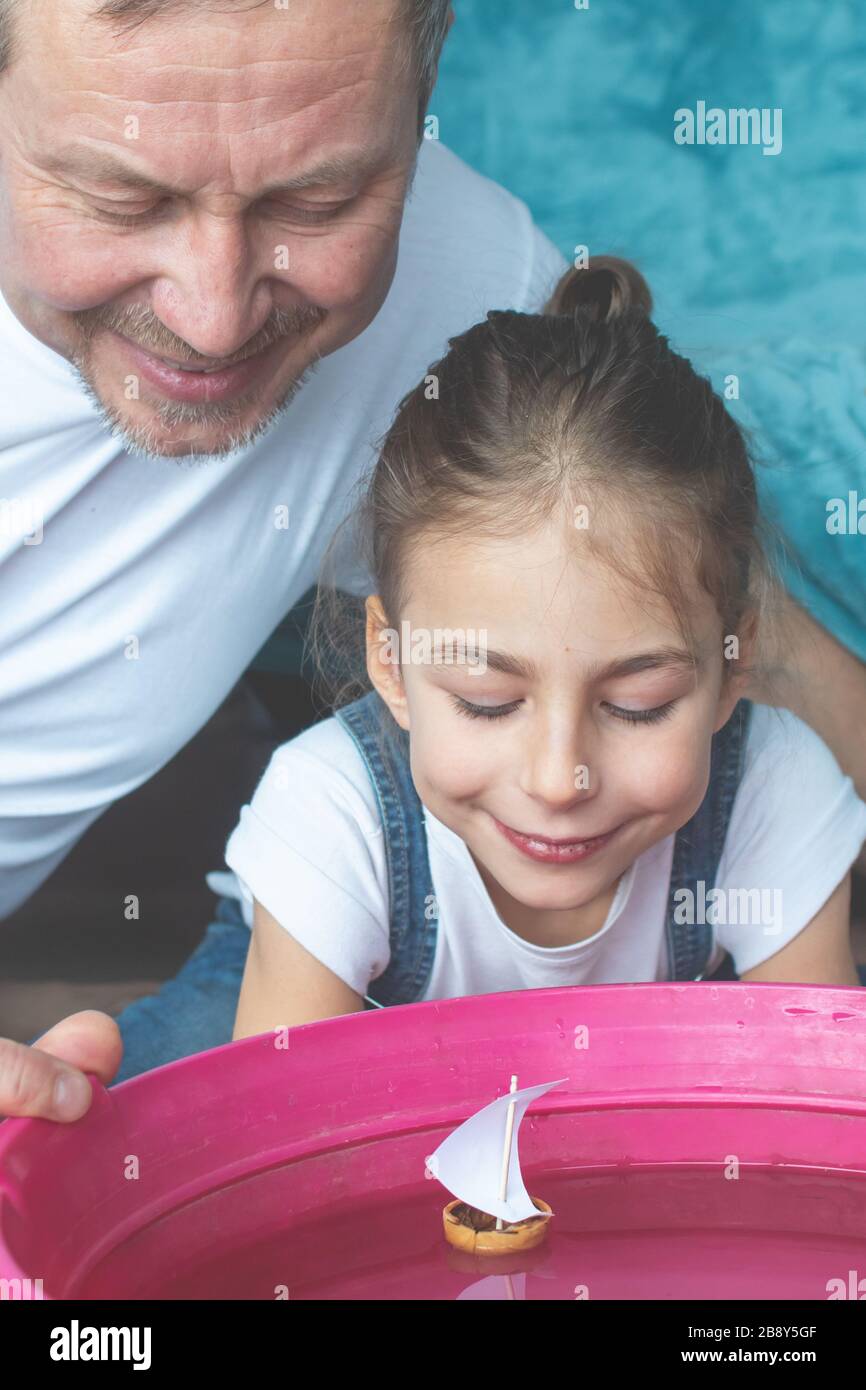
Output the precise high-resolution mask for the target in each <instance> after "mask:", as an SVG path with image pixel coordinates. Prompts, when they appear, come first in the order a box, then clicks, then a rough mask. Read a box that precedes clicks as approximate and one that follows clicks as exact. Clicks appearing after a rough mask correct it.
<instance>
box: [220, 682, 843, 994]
mask: <svg viewBox="0 0 866 1390" xmlns="http://www.w3.org/2000/svg"><path fill="white" fill-rule="evenodd" d="M424 814H425V823H426V830H427V846H428V854H429V861H430V871H431V875H432V886H433V892H434V895H435V898H436V903H437V906H438V913H439V929H438V935H437V946H436V954H435V960H434V964H433V971H432V974H431V978H430V980H429V983H428V986H427V989H426V991H425V993H424V996H423V997H424V998H425V999H442V998H450V997H456V996H459V995H466V994H488V993H495V992H498V991H500V990H513V989H542V988H546V987H549V986H555V985H579V984H612V983H617V982H628V981H640V980H665V979H669V978H670V974H669V969H668V960H667V948H666V938H665V920H666V915H667V903H668V893H669V879H670V871H671V860H672V854H673V844H674V836H673V835H670V836H668V837H667V838H666V839H664V840H661V841H659V842H658V843H657V844H655V845H653V846H651V848H650V849H648V850H646V851H645V852H644V853H643V854H642V855H640V856H639V858H638V859H636V860H635V861H634V863H633V864H632V865H631V866H630V868H629V869H628V870H627V871H626V873H625V874H623V876H622V878H621V879H620V882H619V885H618V887H617V891H616V894H615V896H614V899H613V902H612V903H611V905H610V909H609V911H608V914H607V918H606V920H605V922H604V925H603V926H602V927H601V929H600V930H599V931H598V932H596V934H595V935H594V936H591V937H588V938H587V939H586V940H584V941H579V942H575V943H574V944H572V945H567V946H557V947H548V946H536V945H533V944H532V943H531V942H529V941H525V940H524V939H523V938H522V937H521V936H518V935H517V934H516V933H515V932H513V931H511V930H510V929H509V928H508V927H507V926H506V925H505V923H504V922H503V921H502V920H501V918H500V917H499V915H498V913H497V911H496V909H495V908H494V906H493V903H492V902H491V900H490V897H489V895H488V892H487V889H486V888H485V886H484V883H483V880H482V879H481V877H480V875H479V873H478V869H477V867H476V865H475V863H474V861H473V859H472V857H471V855H470V853H469V850H468V849H467V847H466V844H465V842H464V841H463V840H462V839H461V838H460V836H459V835H457V834H455V833H454V831H452V830H450V829H449V828H448V826H446V825H444V824H443V823H442V822H441V821H439V820H437V818H436V817H435V816H434V815H433V814H432V813H431V812H430V811H429V810H427V809H426V807H425V812H424ZM864 840H866V804H864V803H863V802H862V801H861V800H860V799H859V797H858V796H857V794H856V792H855V790H854V787H853V785H852V782H851V779H850V777H846V776H844V775H843V773H842V772H841V770H840V768H839V765H838V763H837V762H836V760H835V758H834V757H833V755H832V753H831V752H830V751H829V749H828V748H827V747H826V745H825V744H824V743H823V742H822V741H821V739H820V738H818V736H817V735H816V734H815V733H813V732H812V730H811V729H809V728H808V727H807V726H806V725H805V724H803V723H802V722H801V721H800V720H799V719H797V718H795V716H794V715H792V714H790V713H788V712H787V711H784V710H776V709H769V708H767V707H765V706H761V705H756V706H755V707H754V709H753V711H752V719H751V722H750V726H749V732H748V737H747V743H746V752H745V758H744V770H743V777H742V781H741V783H740V787H739V790H738V792H737V796H736V799H735V801H734V806H733V809H732V812H731V819H730V824H729V828H728V833H727V837H726V841H725V847H724V852H723V854H722V858H721V862H720V864H719V870H718V874H717V876H716V890H719V895H718V896H710V890H705V894H704V896H703V897H702V896H701V895H700V894H698V895H696V898H695V901H693V902H689V900H687V899H680V911H681V912H682V913H683V914H686V913H688V912H689V911H691V912H692V913H693V914H694V916H692V918H691V920H706V921H709V922H711V924H712V925H713V934H714V954H713V958H712V961H711V963H710V965H709V967H708V971H707V973H709V972H710V971H711V970H712V969H714V968H715V965H716V964H717V963H718V962H719V961H720V960H721V958H722V955H723V951H724V950H728V951H730V953H731V955H732V956H733V960H734V964H735V967H736V970H737V973H738V974H742V973H743V972H744V971H746V970H749V969H751V968H752V967H753V966H755V965H758V964H759V963H760V962H761V961H763V960H766V959H767V958H768V957H769V956H772V955H775V953H776V952H777V951H779V950H781V948H782V947H783V946H784V945H785V944H786V942H788V941H790V940H791V939H792V938H793V937H795V936H796V935H797V933H798V932H800V931H802V929H803V927H805V926H806V925H807V924H808V922H809V921H810V920H811V919H812V917H814V915H815V913H816V912H817V911H818V910H819V908H821V906H822V905H823V904H824V903H825V902H826V900H827V898H828V897H829V896H830V894H831V893H832V892H833V890H834V888H836V886H837V885H838V883H839V882H840V881H841V879H842V878H843V877H844V875H845V874H846V872H847V871H848V869H849V868H850V866H851V864H852V862H853V861H854V859H855V858H856V857H857V854H858V853H859V850H860V847H861V845H862V844H863V842H864ZM226 861H227V863H228V865H229V868H230V869H231V870H233V873H231V874H225V873H215V874H210V875H209V876H208V881H209V883H210V885H211V887H212V888H213V889H214V890H215V891H217V892H226V893H227V894H229V895H231V896H235V897H237V898H239V899H240V901H241V904H242V908H243V913H244V918H245V920H246V922H247V925H248V926H251V925H252V900H253V898H257V899H258V900H259V902H261V903H262V905H263V906H264V907H265V908H267V910H268V911H269V912H270V913H271V914H272V916H273V917H274V918H275V919H276V920H277V921H278V922H279V923H280V924H281V925H282V926H283V927H284V928H285V929H286V931H288V932H290V933H291V935H292V936H293V937H295V939H296V940H297V941H299V942H300V943H301V945H302V946H304V947H305V948H306V949H307V950H308V951H309V952H310V953H311V954H312V955H314V956H316V957H317V959H319V960H320V961H322V963H323V964H324V965H326V966H327V967H328V968H329V969H330V970H332V971H333V972H334V974H335V975H337V976H339V978H340V979H341V980H343V981H345V983H346V984H347V985H349V986H350V987H351V988H352V989H354V990H357V992H358V993H359V994H364V993H366V991H367V989H368V987H369V984H370V982H371V981H372V980H373V979H375V978H376V977H377V976H378V975H380V974H381V973H382V971H384V970H385V968H386V967H387V965H388V961H389V959H390V952H389V945H388V919H389V903H388V896H389V895H388V872H387V863H386V857H385V843H384V838H383V829H382V823H381V819H380V816H379V811H378V806H377V802H376V796H375V792H374V789H373V786H372V783H371V781H370V778H369V774H368V773H367V769H366V766H365V764H364V762H363V760H362V758H361V755H360V753H359V752H358V750H357V748H356V747H355V744H354V743H353V741H352V739H351V738H350V736H349V734H347V733H346V731H345V729H344V728H343V726H342V725H341V724H340V722H339V721H338V720H337V719H334V718H330V719H326V720H324V721H323V722H322V723H320V724H317V725H315V726H314V727H313V728H311V729H308V730H306V731H305V732H304V733H302V734H300V735H299V736H298V737H297V738H294V739H292V740H291V741H290V742H288V743H286V744H283V745H282V746H281V747H280V748H278V749H277V751H276V752H275V753H274V755H273V757H272V758H271V761H270V764H269V765H268V767H267V769H266V771H265V773H264V776H263V777H262V780H261V782H260V783H259V786H258V788H257V790H256V792H255V794H254V796H253V798H252V801H251V803H250V804H249V805H248V806H244V808H243V810H242V811H241V816H240V821H239V823H238V825H237V827H236V829H235V830H234V831H233V833H232V835H231V837H230V838H229V841H228V845H227V848H226ZM701 914H703V917H701Z"/></svg>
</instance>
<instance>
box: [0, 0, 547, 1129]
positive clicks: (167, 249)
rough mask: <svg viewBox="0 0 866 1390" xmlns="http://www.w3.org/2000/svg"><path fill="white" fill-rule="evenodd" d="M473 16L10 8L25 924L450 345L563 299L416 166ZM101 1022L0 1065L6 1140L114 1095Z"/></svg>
mask: <svg viewBox="0 0 866 1390" xmlns="http://www.w3.org/2000/svg"><path fill="white" fill-rule="evenodd" d="M452 19H453V15H452V14H451V11H450V7H449V5H448V0H355V2H354V3H353V2H352V0H291V3H290V4H284V3H282V0H266V3H261V0H255V2H254V0H221V3H209V2H208V0H204V3H201V0H199V2H198V3H197V2H196V0H110V3H99V2H98V0H64V4H63V5H62V6H58V5H57V4H56V3H55V0H0V404H2V410H0V583H2V591H3V599H4V601H3V623H2V625H0V917H2V916H6V915H8V914H9V913H10V912H12V911H13V910H14V909H15V908H16V907H17V906H18V905H19V904H21V903H22V902H24V901H25V899H26V898H27V897H28V896H29V895H30V894H32V893H33V892H34V890H35V889H36V888H37V887H38V886H39V885H40V884H41V883H42V882H44V881H45V879H46V878H47V877H48V876H49V874H50V873H51V871H52V870H53V869H54V868H55V867H56V865H57V864H58V863H59V862H60V861H61V860H62V858H63V857H64V856H65V854H66V853H67V852H68V851H69V849H70V848H71V847H72V845H73V844H74V843H75V842H76V841H77V840H78V839H79V838H80V837H81V836H82V835H83V834H84V833H85V832H86V830H87V828H88V826H90V825H91V824H92V823H93V821H95V820H96V819H97V817H98V816H99V815H100V814H101V813H102V812H103V811H104V810H105V809H106V808H107V807H108V806H109V805H111V804H112V802H114V801H116V800H117V799H118V798H119V797H122V796H124V795H125V794H126V793H128V792H130V791H131V790H133V789H134V788H135V787H137V786H139V785H140V784H141V783H142V782H144V781H145V780H147V779H148V778H149V777H151V776H152V775H153V774H154V773H155V772H156V771H157V770H158V769H159V768H160V767H161V766H163V765H164V764H165V763H166V762H167V761H168V759H169V758H171V757H172V756H173V754H174V753H175V752H176V751H177V750H178V749H179V748H180V747H181V746H182V745H183V744H184V743H186V742H187V741H188V740H189V739H190V738H191V737H192V736H193V735H194V734H195V733H196V731H197V730H198V729H200V728H201V727H202V725H203V724H204V723H205V722H206V720H207V719H208V718H209V717H210V715H211V714H212V713H213V711H214V710H215V709H216V708H217V706H218V705H219V704H220V703H221V702H222V701H223V699H224V698H225V696H226V695H227V694H228V692H229V691H230V689H231V688H232V686H233V685H234V684H235V682H236V681H237V680H238V678H239V677H240V676H241V674H242V673H243V672H244V670H245V669H246V668H247V666H248V665H249V663H250V661H251V660H252V658H253V657H254V656H255V654H256V653H257V652H258V650H259V649H260V648H261V646H262V644H263V643H264V642H265V641H266V639H267V638H268V636H269V635H270V634H271V632H273V630H274V628H275V627H276V626H277V625H278V623H279V622H280V621H281V619H282V618H283V617H284V615H285V614H286V613H287V611H288V610H289V609H290V608H291V607H292V605H293V604H294V603H295V602H296V600H297V599H298V598H299V597H300V596H301V595H302V594H303V593H304V592H305V591H306V590H307V589H308V588H309V587H310V585H311V584H312V583H313V582H314V580H315V577H316V573H317V570H318V567H319V562H320V559H321V556H322V553H323V551H324V549H325V547H326V545H327V543H328V541H329V539H330V537H331V535H332V533H333V530H334V527H335V525H336V523H337V522H338V520H339V519H340V517H341V516H342V515H343V514H344V512H345V510H346V508H347V506H348V505H349V503H350V500H351V493H352V489H353V486H354V484H355V483H356V481H357V479H358V477H359V474H360V473H361V471H362V470H363V469H364V468H365V467H366V466H367V465H368V464H369V463H370V462H371V460H372V445H373V443H374V442H375V440H376V439H377V438H378V437H379V436H380V435H381V434H382V432H383V431H384V430H385V428H386V427H387V425H388V422H389V419H390V416H391V414H392V412H393V409H394V407H395V406H396V404H397V402H398V401H399V399H400V398H401V396H402V395H403V394H404V393H405V392H406V391H407V390H408V389H409V388H410V387H411V386H412V385H413V384H414V383H415V381H416V380H417V378H418V377H419V375H420V374H421V373H423V371H424V370H425V368H426V366H427V365H428V363H430V362H431V361H432V360H434V359H435V358H436V357H437V356H439V355H440V354H441V353H442V351H443V350H444V348H445V346H446V343H447V339H448V338H449V337H450V336H452V335H454V334H456V333H459V332H462V331H463V330H464V329H465V328H466V327H468V326H469V325H470V324H471V323H474V322H475V321H477V320H478V319H479V318H480V317H483V315H484V313H485V312H486V310H487V309H489V308H493V307H497V308H502V307H509V306H510V307H514V308H518V309H524V308H525V309H536V308H538V307H540V305H541V304H542V303H543V302H544V300H545V298H546V296H547V294H548V293H549V291H550V289H551V287H552V285H553V283H555V281H556V280H557V278H558V277H559V275H560V274H561V272H562V269H563V268H564V261H563V259H562V257H561V256H560V255H559V254H558V252H557V251H556V250H555V249H554V247H553V246H552V245H551V244H550V242H549V241H548V240H547V239H546V238H545V237H544V236H543V235H542V234H541V233H540V232H539V231H538V230H537V228H535V227H534V226H533V223H532V219H531V217H530V215H529V213H528V211H527V209H526V207H525V206H524V205H523V204H522V203H520V202H519V201H517V200H516V199H515V198H513V197H512V196H511V195H510V194H508V193H506V192H505V190H503V189H501V188H500V187H498V186H497V185H495V184H493V183H491V182H490V181H489V180H487V179H484V178H482V177H481V176H480V175H478V174H476V173H474V172H473V171H472V170H470V169H469V168H467V166H466V165H464V164H463V163H462V162H461V161H460V160H459V159H457V158H456V156H454V155H453V154H451V153H450V152H449V151H448V150H447V149H446V148H445V147H444V146H442V145H440V144H439V143H438V142H436V141H433V140H425V139H422V138H421V137H422V132H423V129H424V116H425V112H426V108H427V101H428V98H429V95H430V91H431V88H432V84H433V82H434V80H435V74H436V65H437V61H438V57H439V52H440V49H441V45H442V42H443V40H444V38H445V34H446V32H447V29H448V27H449V25H450V22H451V20H452ZM443 133H447V132H443ZM351 573H352V571H351V566H350V567H349V568H348V569H347V578H346V582H347V583H348V582H349V578H350V576H351ZM78 1017H79V1022H78V1023H77V1024H75V1025H74V1026H72V1025H70V1028H69V1029H67V1030H66V1032H63V1031H62V1030H63V1026H62V1025H61V1033H60V1034H58V1030H52V1034H48V1035H46V1037H45V1038H44V1039H43V1040H41V1043H40V1049H41V1050H28V1049H25V1048H22V1047H20V1046H19V1045H17V1044H14V1043H11V1042H6V1043H0V1114H2V1113H4V1111H5V1113H11V1110H12V1109H13V1107H14V1110H15V1113H22V1114H23V1113H31V1114H33V1113H41V1114H51V1115H56V1116H59V1115H60V1113H61V1112H60V1111H57V1110H55V1109H53V1108H52V1107H53V1102H52V1100H51V1094H52V1087H53V1084H54V1081H55V1080H56V1079H57V1078H58V1076H59V1075H61V1074H62V1075H63V1076H65V1077H66V1079H67V1080H70V1081H73V1082H74V1081H76V1080H77V1081H78V1082H79V1084H80V1086H81V1087H82V1088H83V1091H82V1094H81V1098H80V1099H79V1101H78V1102H77V1103H76V1102H73V1105H72V1108H71V1110H69V1109H67V1110H66V1111H65V1112H63V1113H64V1114H65V1116H66V1117H67V1118H69V1117H71V1115H73V1114H77V1113H81V1111H82V1110H83V1109H84V1108H85V1106H86V1104H87V1101H88V1098H89V1092H88V1089H87V1088H86V1086H85V1084H84V1081H83V1078H81V1077H80V1075H78V1073H77V1072H76V1070H75V1068H76V1067H78V1066H82V1067H91V1068H93V1069H95V1070H97V1071H98V1072H99V1073H100V1075H102V1076H103V1077H104V1079H108V1078H109V1077H110V1076H111V1075H112V1074H113V1070H114V1067H115V1066H116V1063H117V1052H118V1047H119V1044H118V1040H117V1033H116V1029H115V1027H114V1025H113V1024H112V1023H110V1021H109V1020H108V1019H107V1018H104V1017H103V1016H96V1015H86V1016H78ZM82 1018H83V1019H84V1022H81V1019H82ZM100 1030H101V1031H100ZM64 1039H65V1041H64ZM49 1048H50V1049H51V1050H52V1051H54V1052H58V1053H60V1054H61V1055H62V1056H63V1057H64V1058H66V1060H67V1061H68V1062H69V1063H70V1064H71V1065H69V1066H62V1065H61V1064H60V1063H55V1062H54V1061H53V1060H52V1059H51V1058H50V1057H49V1056H48V1049H49ZM10 1097H11V1098H12V1099H11V1100H10Z"/></svg>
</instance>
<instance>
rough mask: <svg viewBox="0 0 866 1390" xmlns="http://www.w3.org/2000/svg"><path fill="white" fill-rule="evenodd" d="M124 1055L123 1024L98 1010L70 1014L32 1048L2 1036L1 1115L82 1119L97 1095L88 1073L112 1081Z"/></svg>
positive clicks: (0, 1068)
mask: <svg viewBox="0 0 866 1390" xmlns="http://www.w3.org/2000/svg"><path fill="white" fill-rule="evenodd" d="M122 1056H123V1043H122V1041H121V1037H120V1030H119V1029H118V1027H117V1024H116V1023H115V1021H114V1019H113V1018H110V1017H109V1016H108V1014H103V1013H99V1012H97V1011H96V1010H95V1009H87V1010H85V1011H84V1012H82V1013H78V1014H72V1015H71V1017H70V1018H64V1019H63V1020H61V1022H60V1023H57V1024H55V1025H54V1027H53V1028H50V1029H49V1030H48V1032H47V1033H44V1034H43V1035H42V1037H41V1038H39V1039H38V1040H37V1041H36V1042H35V1043H34V1044H33V1046H32V1047H28V1046H26V1045H25V1044H24V1043H17V1042H12V1041H10V1040H9V1039H6V1038H0V1116H4V1115H6V1116H12V1115H15V1116H28V1117H39V1118H41V1119H45V1120H78V1119H80V1118H81V1116H82V1115H83V1114H85V1112H86V1111H87V1110H88V1108H89V1106H90V1102H91V1099H92V1094H93V1093H92V1090H91V1086H90V1082H89V1081H88V1080H87V1077H86V1076H85V1075H84V1072H85V1071H88V1072H94V1073H95V1074H96V1075H97V1076H98V1077H99V1079H100V1080H101V1081H102V1082H103V1084H104V1085H107V1084H108V1083H109V1081H111V1079H112V1077H113V1076H114V1075H115V1073H116V1071H117V1069H118V1067H119V1065H120V1060H121V1057H122Z"/></svg>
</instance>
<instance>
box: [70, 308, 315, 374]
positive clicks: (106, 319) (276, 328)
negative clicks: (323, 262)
mask: <svg viewBox="0 0 866 1390" xmlns="http://www.w3.org/2000/svg"><path fill="white" fill-rule="evenodd" d="M72 317H73V319H74V321H75V323H76V324H77V325H78V327H79V328H80V330H81V332H82V335H83V337H84V338H85V340H86V341H87V342H88V343H89V342H90V341H92V339H93V338H94V337H95V335H96V333H97V331H98V330H99V329H103V328H106V329H110V330H111V331H112V332H115V333H120V334H121V335H122V336H123V337H124V338H128V339H129V340H130V342H133V343H135V344H136V346H138V347H141V348H143V349H144V350H145V352H152V353H154V354H155V355H156V356H158V357H168V358H171V359H172V360H173V361H176V362H188V363H189V365H190V366H191V367H195V366H199V365H202V364H206V363H207V362H209V361H211V360H212V359H211V358H208V357H202V356H201V354H200V353H198V352H196V351H195V349H194V348H191V347H190V346H189V344H188V343H186V342H184V340H183V338H178V337H177V335H176V334H174V333H172V332H171V330H170V329H169V328H166V326H165V324H164V323H161V322H160V320H159V319H158V318H157V317H156V315H155V314H154V313H153V312H152V311H151V310H150V309H148V308H147V307H146V306H145V305H143V304H129V305H111V304H107V305H106V304H100V305H98V306H97V307H96V308H94V309H81V310H79V311H78V312H76V313H74V314H73V315H72ZM324 317H325V311H324V309H320V308H318V307H317V306H316V305H312V304H303V305H298V306H297V307H296V308H292V309H279V308H277V309H274V310H273V312H272V314H271V316H270V318H269V319H268V321H267V323H266V324H265V325H264V327H263V328H262V329H261V330H260V331H259V332H258V333H257V334H256V336H255V337H254V338H251V339H250V340H249V342H248V343H245V344H244V346H243V349H242V350H241V351H239V352H237V353H235V354H234V355H233V356H232V357H230V358H227V359H225V361H224V365H225V366H227V367H229V366H233V365H234V364H235V363H236V362H243V361H244V359H245V358H247V357H252V356H254V355H255V354H256V353H257V352H263V351H264V349H265V348H269V347H270V346H271V344H272V343H275V342H277V340H278V339H280V338H299V337H302V336H303V335H304V334H306V333H311V332H312V331H313V329H314V328H316V327H318V325H319V324H320V323H321V322H322V319H323V318H324ZM221 360H222V359H221Z"/></svg>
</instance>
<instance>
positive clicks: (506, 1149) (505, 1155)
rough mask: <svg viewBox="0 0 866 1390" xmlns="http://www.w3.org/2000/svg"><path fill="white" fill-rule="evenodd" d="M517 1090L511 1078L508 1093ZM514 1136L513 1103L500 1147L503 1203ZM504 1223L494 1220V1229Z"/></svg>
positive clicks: (515, 1078) (509, 1108)
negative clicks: (503, 1140)
mask: <svg viewBox="0 0 866 1390" xmlns="http://www.w3.org/2000/svg"><path fill="white" fill-rule="evenodd" d="M516 1090H517V1077H516V1076H512V1078H511V1085H510V1087H509V1091H510V1093H511V1094H512V1095H513V1094H514V1092H515V1091H516ZM513 1134H514V1101H512V1102H511V1104H510V1105H509V1107H508V1115H507V1118H506V1120H505V1142H504V1144H503V1146H502V1181H501V1182H500V1184H499V1200H500V1202H504V1201H505V1198H506V1195H507V1193H508V1166H509V1164H510V1163H511V1139H512V1135H513ZM504 1224H505V1223H504V1222H503V1220H502V1217H501V1216H497V1218H496V1229H497V1231H501V1230H502V1227H503V1225H504Z"/></svg>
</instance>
